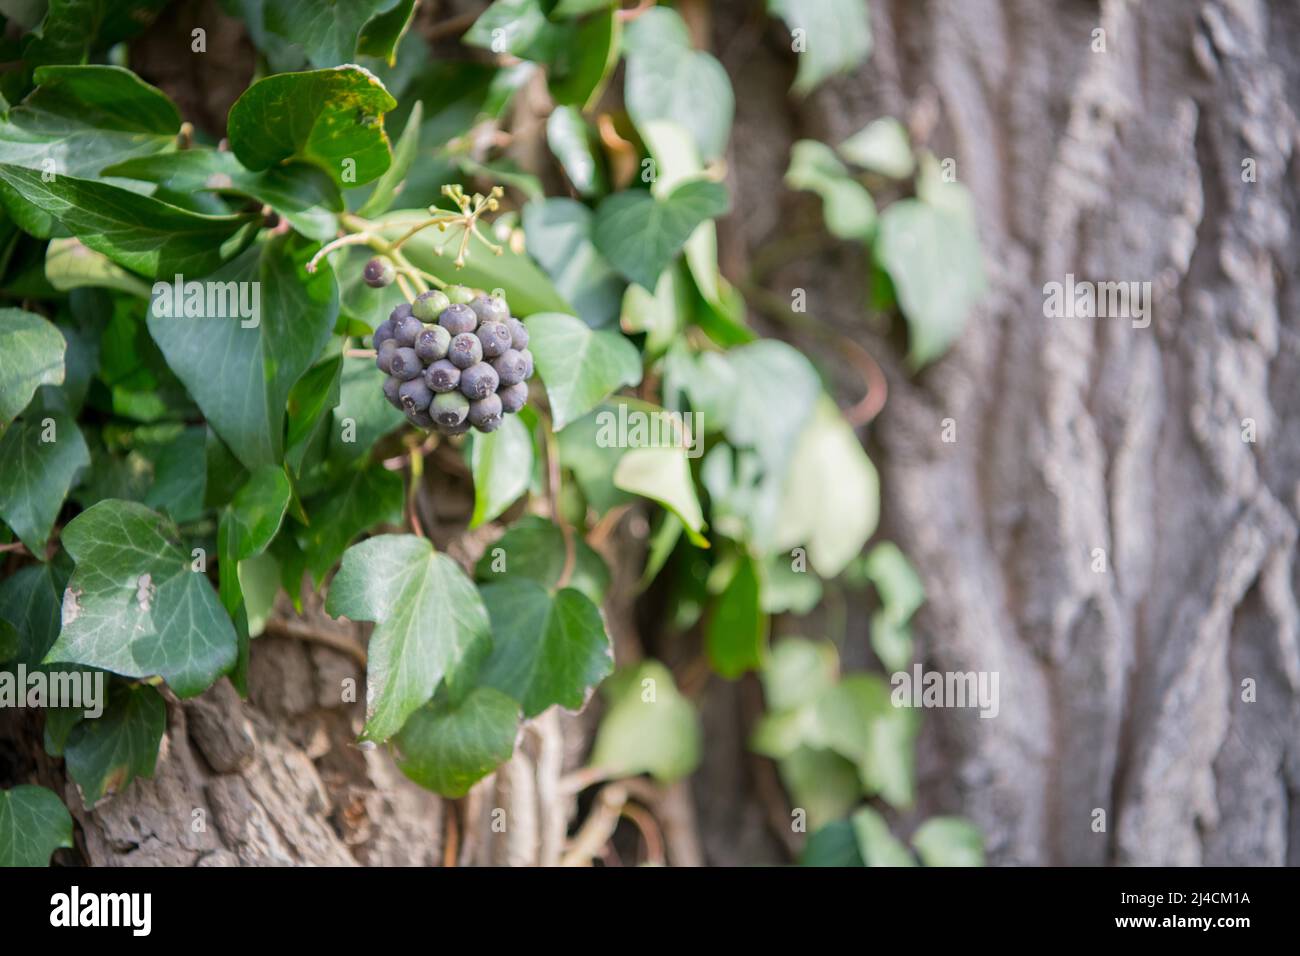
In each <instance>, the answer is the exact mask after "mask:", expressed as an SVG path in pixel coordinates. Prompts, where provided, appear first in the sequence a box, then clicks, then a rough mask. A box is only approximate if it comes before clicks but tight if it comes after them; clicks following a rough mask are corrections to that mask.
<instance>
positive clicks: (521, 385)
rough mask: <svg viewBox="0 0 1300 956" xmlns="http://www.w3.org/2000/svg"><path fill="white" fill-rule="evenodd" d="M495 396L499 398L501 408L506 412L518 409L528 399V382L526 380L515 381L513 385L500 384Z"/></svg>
mask: <svg viewBox="0 0 1300 956" xmlns="http://www.w3.org/2000/svg"><path fill="white" fill-rule="evenodd" d="M497 397H498V398H500V399H501V410H502V411H503V412H506V413H507V414H511V413H514V412H517V411H519V409H521V408H523V407H524V403H526V402H527V401H528V384H527V383H526V382H515V384H513V385H502V386H501V388H499V389H497Z"/></svg>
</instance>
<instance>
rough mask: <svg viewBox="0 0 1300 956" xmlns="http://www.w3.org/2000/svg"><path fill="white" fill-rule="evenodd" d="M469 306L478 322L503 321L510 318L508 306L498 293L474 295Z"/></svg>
mask: <svg viewBox="0 0 1300 956" xmlns="http://www.w3.org/2000/svg"><path fill="white" fill-rule="evenodd" d="M469 307H470V308H471V309H473V310H474V313H475V314H476V315H477V316H478V318H479V321H480V322H504V321H505V320H506V319H508V318H510V306H508V305H506V300H505V299H504V298H502V297H501V296H499V295H476V296H475V297H474V299H473V301H472V302H470V304H469Z"/></svg>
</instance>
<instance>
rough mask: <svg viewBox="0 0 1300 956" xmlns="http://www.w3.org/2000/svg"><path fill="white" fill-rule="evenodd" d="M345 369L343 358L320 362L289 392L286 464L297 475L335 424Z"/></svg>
mask: <svg viewBox="0 0 1300 956" xmlns="http://www.w3.org/2000/svg"><path fill="white" fill-rule="evenodd" d="M343 365H344V360H343V356H342V355H334V356H331V357H329V358H327V359H325V360H324V361H322V362H318V363H317V364H316V365H313V366H312V367H311V368H309V369H308V370H307V371H306V372H304V373H303V376H302V378H300V379H298V381H297V383H296V384H295V385H294V386H293V389H292V390H291V391H290V392H289V408H288V411H289V426H288V430H287V434H286V435H285V438H284V446H285V450H284V460H285V462H286V463H287V464H288V465H289V467H290V468H292V469H293V471H294V473H295V474H297V473H299V472H301V471H302V467H303V462H304V460H305V459H306V457H307V452H308V451H310V450H311V448H312V446H313V444H314V443H315V442H316V441H317V440H318V439H320V437H321V432H322V431H323V430H324V429H325V428H326V427H328V425H329V423H330V421H331V417H330V412H331V411H333V410H334V409H335V408H336V407H337V406H338V404H339V397H340V394H341V387H340V386H341V382H342V377H343ZM390 407H391V406H390ZM393 410H394V411H396V409H393Z"/></svg>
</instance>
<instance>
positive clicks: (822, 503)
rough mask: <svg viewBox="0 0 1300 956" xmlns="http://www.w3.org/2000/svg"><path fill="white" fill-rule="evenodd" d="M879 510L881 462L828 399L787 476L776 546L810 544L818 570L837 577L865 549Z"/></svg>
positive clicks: (801, 441) (787, 547)
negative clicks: (865, 448)
mask: <svg viewBox="0 0 1300 956" xmlns="http://www.w3.org/2000/svg"><path fill="white" fill-rule="evenodd" d="M879 514H880V479H879V477H878V476H877V475H876V469H875V466H874V465H872V464H871V459H869V458H868V457H867V453H866V452H865V451H863V450H862V444H861V442H859V441H858V437H857V435H855V434H854V433H853V429H852V428H850V427H849V424H848V422H846V421H845V420H844V417H843V416H842V415H840V413H839V409H837V408H836V407H835V404H834V403H833V402H832V401H831V400H830V399H829V398H826V397H823V398H822V399H821V401H820V402H819V403H818V405H817V410H816V412H815V413H814V414H813V418H812V421H811V422H809V424H808V426H807V428H805V430H804V433H803V435H802V436H801V437H800V439H799V444H798V446H797V449H796V451H795V454H794V459H793V461H792V462H791V465H790V470H789V472H788V475H787V477H786V487H785V496H784V498H783V501H782V504H781V509H780V517H779V519H778V522H777V528H776V533H775V541H774V544H775V548H776V550H778V551H786V552H788V551H789V550H790V549H791V548H793V547H794V546H795V545H807V547H808V559H809V561H810V562H811V563H812V566H813V568H815V569H816V571H817V573H818V574H820V575H821V576H822V577H823V578H833V577H835V576H836V575H838V574H839V573H840V572H841V571H843V570H844V568H845V567H846V566H847V565H848V563H849V562H850V561H852V560H853V559H854V558H855V557H856V556H857V555H858V554H859V553H860V552H861V551H862V548H863V546H864V545H865V544H866V543H867V539H868V538H870V537H871V534H872V532H874V531H875V530H876V521H877V519H878V517H879Z"/></svg>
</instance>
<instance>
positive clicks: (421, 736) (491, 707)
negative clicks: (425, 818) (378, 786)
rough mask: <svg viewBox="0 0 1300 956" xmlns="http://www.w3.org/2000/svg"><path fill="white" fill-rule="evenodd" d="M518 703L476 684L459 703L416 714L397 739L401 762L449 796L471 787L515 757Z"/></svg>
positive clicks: (405, 769) (441, 704) (427, 784)
mask: <svg viewBox="0 0 1300 956" xmlns="http://www.w3.org/2000/svg"><path fill="white" fill-rule="evenodd" d="M518 729H519V705H518V704H517V703H515V702H514V701H513V700H511V699H510V698H509V697H507V696H506V695H505V694H503V693H501V692H500V691H496V690H493V689H492V688H490V687H476V688H475V689H474V690H472V691H470V693H469V694H468V695H467V696H466V697H465V699H464V700H463V701H461V702H460V704H459V705H456V706H453V705H452V704H450V703H448V702H445V701H440V702H435V703H432V704H428V705H426V706H424V707H421V708H419V709H418V710H416V711H415V713H413V714H411V716H410V719H408V720H407V721H406V726H404V727H403V728H402V730H401V732H400V733H399V734H398V735H397V737H396V739H395V740H394V741H393V742H394V744H395V746H396V748H397V766H398V767H399V768H400V769H401V771H402V773H404V774H406V775H407V776H408V777H410V778H411V779H412V780H414V781H415V782H416V783H418V784H419V785H420V786H422V787H425V788H427V789H429V790H432V791H433V792H434V793H438V794H441V795H442V796H444V797H453V798H454V797H463V796H464V795H465V794H467V793H468V792H469V788H470V787H472V786H473V785H474V784H475V783H477V782H478V781H479V780H481V779H482V778H483V777H485V776H487V775H488V774H489V773H491V772H492V771H493V770H495V769H496V768H497V767H498V766H499V765H500V764H502V763H505V761H507V760H509V759H510V755H511V754H512V753H513V752H514V749H515V735H516V734H517V733H518Z"/></svg>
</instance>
